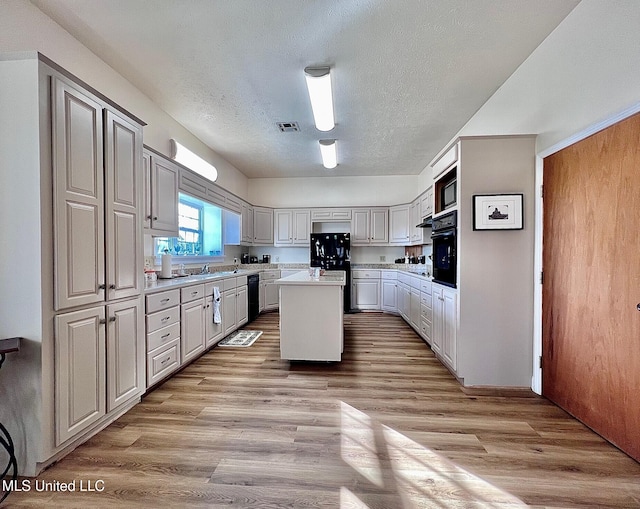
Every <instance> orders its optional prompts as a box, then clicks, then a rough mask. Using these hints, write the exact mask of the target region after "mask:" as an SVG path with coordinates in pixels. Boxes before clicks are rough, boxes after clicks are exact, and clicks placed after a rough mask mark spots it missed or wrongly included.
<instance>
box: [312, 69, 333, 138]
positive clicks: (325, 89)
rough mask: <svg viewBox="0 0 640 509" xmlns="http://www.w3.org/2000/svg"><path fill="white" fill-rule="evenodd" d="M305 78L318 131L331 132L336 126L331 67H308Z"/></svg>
mask: <svg viewBox="0 0 640 509" xmlns="http://www.w3.org/2000/svg"><path fill="white" fill-rule="evenodd" d="M304 77H305V79H306V80H307V89H308V90H309V99H310V100H311V109H312V110H313V118H314V120H315V123H316V128H317V129H318V131H331V129H333V128H334V127H335V125H336V124H335V120H334V118H333V94H332V92H331V74H329V67H306V68H305V70H304Z"/></svg>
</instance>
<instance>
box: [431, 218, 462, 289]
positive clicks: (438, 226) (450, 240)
mask: <svg viewBox="0 0 640 509" xmlns="http://www.w3.org/2000/svg"><path fill="white" fill-rule="evenodd" d="M457 230H458V211H456V210H454V211H452V212H449V213H448V214H443V215H441V216H438V217H436V218H434V219H433V226H432V230H431V231H432V233H431V240H432V241H433V254H432V257H431V258H432V260H431V261H432V263H433V282H434V283H439V284H441V285H445V286H450V287H452V288H455V287H456V273H457V270H458V266H457V258H456V251H457V241H456V233H457Z"/></svg>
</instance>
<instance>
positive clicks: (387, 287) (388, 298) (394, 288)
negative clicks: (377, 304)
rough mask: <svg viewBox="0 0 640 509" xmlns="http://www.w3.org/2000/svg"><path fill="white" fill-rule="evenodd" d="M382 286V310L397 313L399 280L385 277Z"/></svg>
mask: <svg viewBox="0 0 640 509" xmlns="http://www.w3.org/2000/svg"><path fill="white" fill-rule="evenodd" d="M381 286H382V302H381V307H382V311H386V312H388V313H396V312H397V311H398V282H397V281H395V280H391V279H383V280H382V281H381Z"/></svg>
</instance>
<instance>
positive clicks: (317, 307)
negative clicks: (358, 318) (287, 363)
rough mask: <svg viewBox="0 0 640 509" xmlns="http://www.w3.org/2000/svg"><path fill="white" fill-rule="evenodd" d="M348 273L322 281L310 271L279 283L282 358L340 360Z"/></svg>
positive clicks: (337, 274)
mask: <svg viewBox="0 0 640 509" xmlns="http://www.w3.org/2000/svg"><path fill="white" fill-rule="evenodd" d="M345 280H346V274H345V272H344V271H331V272H329V273H326V274H324V275H322V276H319V277H318V278H315V277H313V276H311V275H309V273H308V271H302V272H298V273H296V274H293V275H291V276H288V277H284V278H281V279H278V280H276V283H277V284H278V285H279V286H280V357H281V358H282V359H286V360H292V361H293V360H295V361H340V360H341V359H342V351H343V347H344V329H343V299H344V294H343V288H344V285H345Z"/></svg>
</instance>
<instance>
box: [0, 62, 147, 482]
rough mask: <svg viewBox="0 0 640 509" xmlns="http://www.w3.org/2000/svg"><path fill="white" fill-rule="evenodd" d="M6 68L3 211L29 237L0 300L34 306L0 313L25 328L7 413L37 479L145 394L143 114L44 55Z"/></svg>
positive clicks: (12, 249)
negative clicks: (8, 171)
mask: <svg viewBox="0 0 640 509" xmlns="http://www.w3.org/2000/svg"><path fill="white" fill-rule="evenodd" d="M0 78H2V82H3V85H4V84H7V89H6V90H7V91H8V92H9V93H11V92H13V96H12V97H11V99H12V102H10V101H8V100H7V101H5V100H4V99H0V123H1V124H2V132H11V134H10V135H9V138H11V139H13V142H11V141H6V140H5V141H6V143H5V142H3V145H2V147H1V148H2V150H0V152H2V155H0V163H1V164H2V166H3V167H4V166H5V165H7V166H6V167H7V168H9V167H11V168H13V172H12V173H15V175H4V174H3V175H2V177H0V187H2V188H4V189H10V191H11V192H10V193H7V194H8V195H11V196H10V197H9V198H8V202H9V203H3V204H2V206H1V208H0V212H1V214H0V215H1V216H2V219H1V220H0V221H1V222H2V228H3V231H7V233H8V234H9V235H10V234H11V233H12V232H14V233H19V235H20V236H21V237H22V238H15V239H11V240H14V242H9V243H7V244H6V248H5V250H4V252H3V253H2V255H1V257H2V262H3V263H2V264H0V265H1V266H2V268H1V269H0V271H1V272H0V276H1V279H2V282H3V285H2V288H1V289H0V298H1V299H2V302H3V303H4V302H5V301H7V302H9V301H13V300H16V299H18V301H19V302H21V303H22V305H23V306H22V307H28V309H29V311H28V313H27V311H21V310H20V309H21V308H22V307H18V306H17V305H16V306H15V307H14V309H13V311H11V310H9V311H8V312H3V313H2V315H0V322H2V325H1V326H0V327H1V329H0V336H1V337H10V336H20V337H23V338H24V339H23V341H22V345H23V348H21V351H20V352H19V354H17V355H16V356H15V357H14V358H13V361H12V362H10V363H9V362H7V365H6V366H5V367H7V366H10V365H11V364H13V365H14V366H12V367H11V368H10V369H8V370H5V369H3V373H2V375H3V376H2V377H0V398H2V399H3V409H0V421H3V423H5V424H6V425H7V427H8V428H9V431H10V432H11V434H12V435H13V436H14V437H20V438H19V440H17V442H18V443H17V454H18V459H19V471H20V474H22V475H34V474H36V473H37V472H38V471H39V470H41V469H42V468H43V467H44V466H46V465H47V464H48V463H50V462H51V461H54V460H55V459H57V458H58V457H60V456H61V455H64V453H65V452H66V451H69V450H71V449H72V448H73V447H75V446H76V445H78V444H79V443H81V442H82V441H84V440H86V439H87V438H89V437H90V436H91V435H92V434H94V433H96V432H97V431H99V430H100V429H102V428H103V427H105V426H106V425H108V424H109V423H110V422H112V421H113V420H115V419H116V418H117V417H118V416H120V415H121V414H122V413H124V412H125V411H126V410H128V409H129V408H130V407H131V406H132V405H134V404H135V403H136V402H137V401H139V397H140V395H141V394H142V393H143V391H144V390H145V348H144V346H145V345H144V321H143V319H144V308H143V304H142V290H143V277H142V274H143V271H142V269H143V251H142V239H143V235H142V210H143V205H142V200H143V194H142V184H143V181H142V176H143V165H142V126H143V123H142V122H141V121H140V120H138V119H136V118H135V117H134V116H132V115H131V114H129V113H127V112H126V111H124V110H122V109H121V108H120V107H118V106H117V105H115V104H114V103H112V102H111V101H110V100H109V99H107V98H106V97H104V96H102V95H101V94H100V93H99V92H97V91H95V90H93V89H92V88H91V87H89V86H88V85H86V84H84V83H82V82H81V81H79V80H77V79H76V78H74V77H73V76H71V75H70V74H69V73H67V72H66V71H64V70H63V69H61V68H59V67H58V66H57V65H56V64H54V63H53V62H51V61H49V60H48V59H47V58H46V57H44V56H42V55H40V54H33V56H32V58H28V59H26V60H9V61H1V60H0ZM9 118H11V119H12V121H13V125H12V126H11V129H8V128H7V125H8V124H7V123H8V122H9ZM5 149H6V150H5ZM34 152H35V154H36V155H35V156H33V155H32V154H34ZM16 175H20V177H17V176H16ZM15 222H17V223H19V224H20V226H21V227H20V228H18V227H17V226H16V225H14V223H15ZM5 227H6V229H5ZM9 264H10V265H11V269H7V266H8V265H9ZM32 273H35V274H37V276H38V277H37V278H36V277H33V276H32ZM27 303H28V306H25V304H27ZM9 307H10V308H11V306H9ZM10 387H11V388H12V389H13V390H12V391H8V390H7V389H8V388H10ZM27 388H28V389H27ZM10 393H16V396H15V397H13V398H12V397H7V398H5V397H4V396H5V394H10ZM5 402H6V403H7V404H5Z"/></svg>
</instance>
